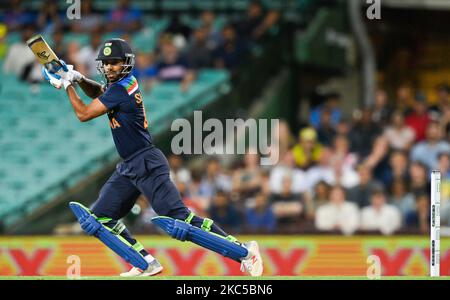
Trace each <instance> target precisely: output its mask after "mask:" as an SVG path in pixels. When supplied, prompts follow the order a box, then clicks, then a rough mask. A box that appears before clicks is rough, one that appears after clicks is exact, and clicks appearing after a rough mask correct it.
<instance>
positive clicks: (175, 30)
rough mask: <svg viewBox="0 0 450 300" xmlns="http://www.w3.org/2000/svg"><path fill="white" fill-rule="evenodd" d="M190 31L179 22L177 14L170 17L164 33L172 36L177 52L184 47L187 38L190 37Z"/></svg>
mask: <svg viewBox="0 0 450 300" xmlns="http://www.w3.org/2000/svg"><path fill="white" fill-rule="evenodd" d="M191 31H192V30H191V28H190V27H189V26H187V25H185V24H184V23H183V22H181V20H180V15H179V14H178V13H175V14H173V15H172V17H171V18H170V23H169V25H168V26H167V28H166V30H165V32H166V33H169V34H170V35H171V36H173V41H174V44H175V46H176V47H177V48H178V49H179V50H181V49H183V48H184V47H185V46H186V44H187V41H188V39H189V36H190V35H191Z"/></svg>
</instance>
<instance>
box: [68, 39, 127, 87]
mask: <svg viewBox="0 0 450 300" xmlns="http://www.w3.org/2000/svg"><path fill="white" fill-rule="evenodd" d="M101 43H102V35H101V33H100V32H99V31H96V32H93V33H92V34H91V38H90V41H89V45H86V46H84V47H82V48H81V49H80V52H79V53H78V55H77V60H78V62H79V64H78V66H77V70H78V71H79V72H80V73H81V74H85V75H86V76H88V77H90V78H93V77H95V76H97V73H98V71H97V66H96V64H94V63H92V62H94V61H95V59H96V58H97V54H98V51H99V48H100V46H101ZM133 70H134V68H133Z"/></svg>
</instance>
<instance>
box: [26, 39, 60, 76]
mask: <svg viewBox="0 0 450 300" xmlns="http://www.w3.org/2000/svg"><path fill="white" fill-rule="evenodd" d="M27 45H28V47H30V49H31V51H33V53H34V55H35V56H36V58H37V59H38V61H39V63H40V64H41V65H44V66H45V67H46V68H47V70H49V71H50V72H52V71H53V72H54V71H55V70H57V69H58V68H59V67H60V66H61V63H60V62H59V58H58V56H56V54H55V52H53V50H52V48H50V46H49V45H48V44H47V42H46V41H45V39H44V38H43V37H42V35H40V34H38V35H35V36H33V37H32V38H30V39H29V40H28V41H27Z"/></svg>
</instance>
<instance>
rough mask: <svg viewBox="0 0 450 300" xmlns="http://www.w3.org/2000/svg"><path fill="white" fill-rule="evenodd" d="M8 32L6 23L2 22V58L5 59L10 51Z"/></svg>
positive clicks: (0, 31)
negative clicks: (7, 39) (7, 38)
mask: <svg viewBox="0 0 450 300" xmlns="http://www.w3.org/2000/svg"><path fill="white" fill-rule="evenodd" d="M7 34H8V28H6V25H5V24H3V23H1V22H0V60H3V59H4V58H5V56H6V53H7V51H8V42H7V41H6V36H7Z"/></svg>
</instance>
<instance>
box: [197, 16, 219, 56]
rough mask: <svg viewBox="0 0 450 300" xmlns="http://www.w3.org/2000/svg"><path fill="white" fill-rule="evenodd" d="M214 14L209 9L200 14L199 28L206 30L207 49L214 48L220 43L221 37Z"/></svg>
mask: <svg viewBox="0 0 450 300" xmlns="http://www.w3.org/2000/svg"><path fill="white" fill-rule="evenodd" d="M215 25H216V15H215V14H214V12H213V11H211V10H205V11H203V12H202V13H201V15H200V26H199V27H200V28H203V29H205V31H206V45H207V47H208V48H209V49H211V50H215V49H216V48H217V46H219V45H220V43H221V41H222V37H221V34H220V30H218V28H216V26H215Z"/></svg>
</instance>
